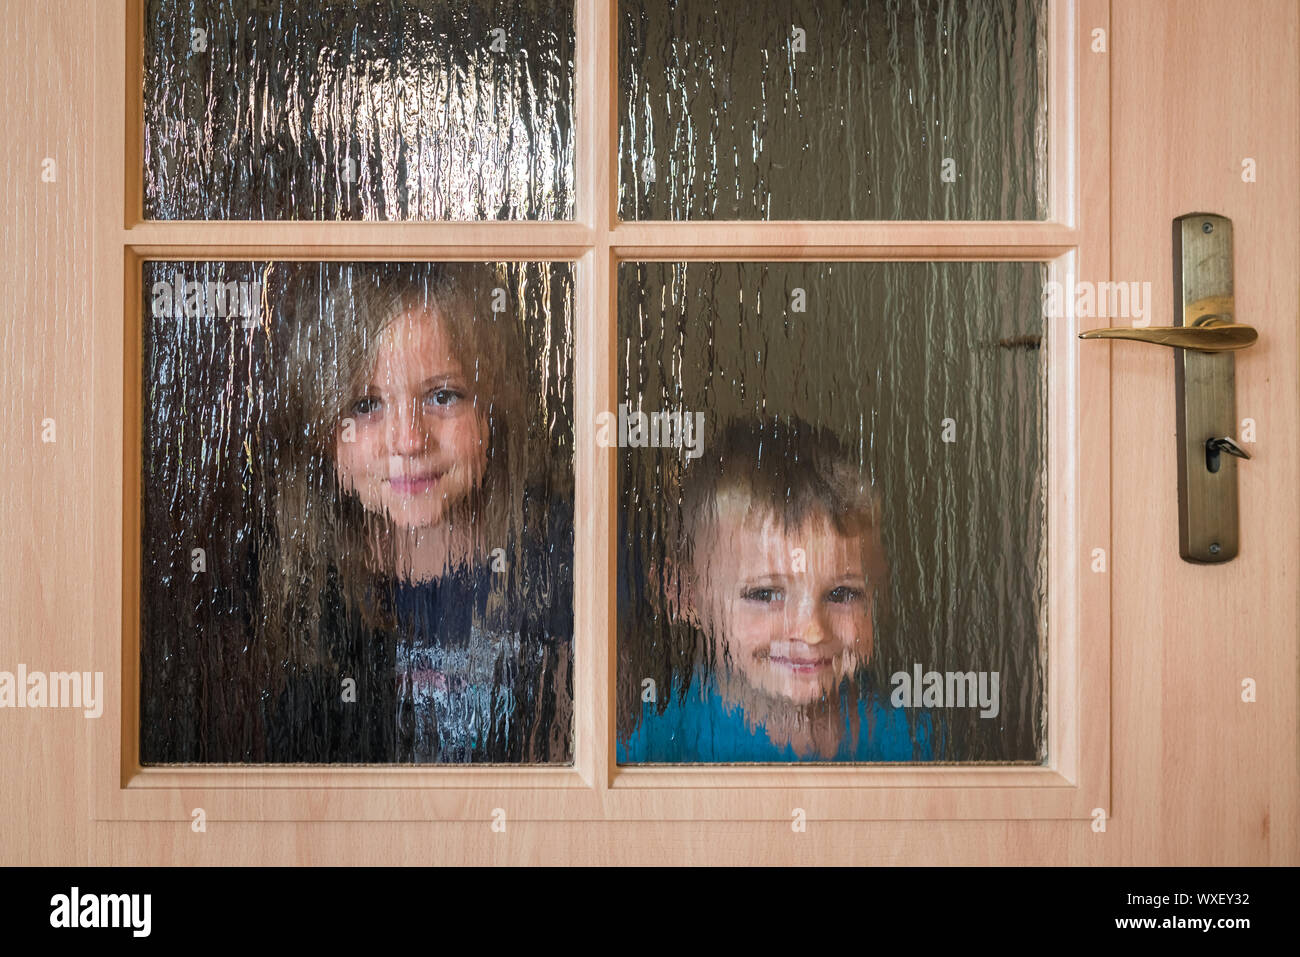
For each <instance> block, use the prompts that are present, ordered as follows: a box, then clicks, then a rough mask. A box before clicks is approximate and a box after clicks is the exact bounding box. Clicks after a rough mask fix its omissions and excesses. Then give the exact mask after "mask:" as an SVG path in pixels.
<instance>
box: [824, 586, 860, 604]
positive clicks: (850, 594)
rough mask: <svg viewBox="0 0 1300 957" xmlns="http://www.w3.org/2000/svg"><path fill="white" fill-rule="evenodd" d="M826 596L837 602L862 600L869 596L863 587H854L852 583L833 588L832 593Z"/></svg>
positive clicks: (846, 602) (845, 602)
mask: <svg viewBox="0 0 1300 957" xmlns="http://www.w3.org/2000/svg"><path fill="white" fill-rule="evenodd" d="M826 597H827V599H828V600H829V601H833V602H835V603H837V604H848V603H849V602H855V601H861V600H862V599H864V598H866V597H867V594H866V592H864V591H863V590H862V589H861V588H854V587H853V586H852V585H841V586H840V587H839V588H833V589H831V593H830V594H829V595H827V596H826Z"/></svg>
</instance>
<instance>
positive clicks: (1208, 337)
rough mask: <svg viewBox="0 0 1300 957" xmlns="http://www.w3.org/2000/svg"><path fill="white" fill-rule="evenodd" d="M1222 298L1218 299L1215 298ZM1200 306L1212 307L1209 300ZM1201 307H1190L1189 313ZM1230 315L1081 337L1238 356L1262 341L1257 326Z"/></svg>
mask: <svg viewBox="0 0 1300 957" xmlns="http://www.w3.org/2000/svg"><path fill="white" fill-rule="evenodd" d="M1215 298H1219V297H1215ZM1201 302H1203V303H1206V304H1207V305H1208V304H1209V301H1208V300H1202V301H1201ZM1200 305H1201V303H1196V304H1194V305H1192V306H1188V307H1187V312H1188V313H1191V312H1192V310H1193V309H1194V308H1196V307H1198V306H1200ZM1231 319H1232V315H1231V313H1229V314H1227V315H1226V316H1225V315H1223V314H1215V313H1201V314H1200V315H1198V316H1197V317H1196V318H1195V319H1194V320H1193V322H1194V324H1188V325H1183V326H1148V327H1145V328H1143V327H1139V326H1120V327H1118V328H1114V329H1093V330H1092V331H1091V332H1081V333H1079V338H1080V339H1132V340H1134V341H1136V342H1150V343H1154V344H1155V345H1159V346H1172V347H1174V348H1176V349H1192V350H1195V351H1196V352H1235V351H1236V350H1238V349H1245V348H1246V347H1247V346H1253V345H1254V344H1255V340H1257V339H1258V338H1259V333H1258V332H1256V331H1255V327H1254V326H1247V325H1243V324H1241V323H1237V322H1232V321H1231Z"/></svg>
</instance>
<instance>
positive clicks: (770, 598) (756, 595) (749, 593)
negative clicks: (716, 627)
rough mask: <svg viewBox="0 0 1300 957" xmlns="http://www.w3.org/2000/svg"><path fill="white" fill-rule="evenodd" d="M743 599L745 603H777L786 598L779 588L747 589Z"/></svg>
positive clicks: (742, 595)
mask: <svg viewBox="0 0 1300 957" xmlns="http://www.w3.org/2000/svg"><path fill="white" fill-rule="evenodd" d="M740 597H741V598H743V599H745V601H757V602H776V601H781V599H782V598H784V597H785V596H784V595H783V594H782V592H781V589H779V588H766V587H763V588H747V589H745V591H744V592H742V593H741V596H740Z"/></svg>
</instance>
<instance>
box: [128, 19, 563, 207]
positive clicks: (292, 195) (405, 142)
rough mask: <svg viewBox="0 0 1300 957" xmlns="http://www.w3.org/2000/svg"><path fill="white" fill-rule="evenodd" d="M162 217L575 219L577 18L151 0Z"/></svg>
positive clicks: (153, 172)
mask: <svg viewBox="0 0 1300 957" xmlns="http://www.w3.org/2000/svg"><path fill="white" fill-rule="evenodd" d="M144 26H145V40H144V166H145V176H144V215H145V218H147V219H234V220H240V219H299V220H405V219H416V220H492V219H525V220H528V219H540V220H552V219H571V218H573V176H574V168H573V119H572V114H573V44H574V39H573V6H572V4H571V3H551V2H549V0H385V2H374V0H329V2H326V3H322V4H307V3H296V2H293V0H149V2H148V3H147V4H146V7H145V22H144Z"/></svg>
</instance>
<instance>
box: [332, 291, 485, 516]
mask: <svg viewBox="0 0 1300 957" xmlns="http://www.w3.org/2000/svg"><path fill="white" fill-rule="evenodd" d="M480 407H481V403H480V402H479V401H478V396H477V395H476V394H475V392H474V390H473V386H472V384H471V383H470V382H469V380H468V379H467V378H466V376H465V371H464V369H463V368H462V367H461V363H460V361H459V359H458V358H457V357H456V355H455V354H454V353H453V350H452V343H451V339H450V337H449V336H448V335H447V330H446V324H445V323H444V322H443V320H442V318H441V317H440V316H439V314H438V313H437V312H436V311H434V310H424V309H418V310H411V311H408V312H406V313H404V314H403V315H401V316H400V317H399V318H397V319H395V320H394V321H393V322H392V323H390V324H389V325H388V327H387V328H386V329H385V330H384V331H383V333H382V334H381V335H380V338H379V348H378V351H377V354H376V357H375V369H374V373H373V375H372V377H371V380H370V383H369V384H368V387H366V388H365V389H363V390H362V393H361V395H359V396H357V397H356V399H355V401H354V402H353V404H352V405H351V406H350V407H348V408H347V409H346V410H345V411H344V415H343V418H342V420H341V421H340V422H339V424H338V427H337V429H336V432H335V463H336V467H337V470H338V478H339V484H340V485H341V486H342V487H343V488H344V489H346V490H350V491H354V492H355V493H356V495H357V497H358V498H359V499H360V500H361V504H362V505H364V506H365V508H366V510H367V511H370V512H374V513H376V514H386V515H388V516H389V517H390V518H391V520H392V521H393V522H395V523H397V524H399V525H403V526H406V527H408V528H423V527H428V526H434V525H438V524H440V523H441V522H442V521H443V520H444V519H445V518H446V517H447V514H448V511H449V509H450V508H451V507H452V506H453V505H455V504H456V503H458V502H460V501H462V500H464V499H465V498H466V497H467V496H468V495H469V494H470V492H471V491H473V490H474V489H475V488H477V487H478V485H479V484H480V482H482V479H483V472H484V470H485V468H486V466H487V428H486V426H485V423H484V421H483V418H482V416H481V415H480V412H479V410H480Z"/></svg>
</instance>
